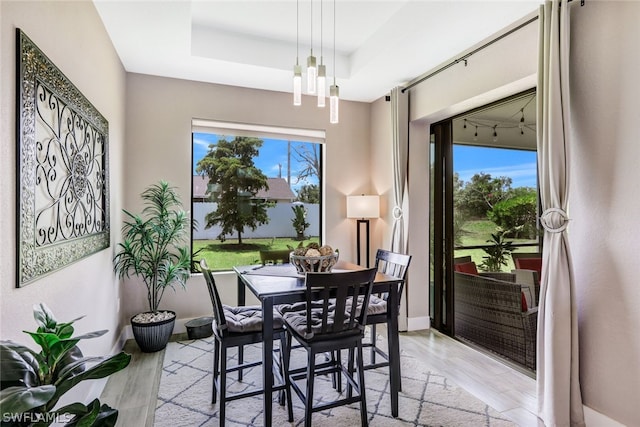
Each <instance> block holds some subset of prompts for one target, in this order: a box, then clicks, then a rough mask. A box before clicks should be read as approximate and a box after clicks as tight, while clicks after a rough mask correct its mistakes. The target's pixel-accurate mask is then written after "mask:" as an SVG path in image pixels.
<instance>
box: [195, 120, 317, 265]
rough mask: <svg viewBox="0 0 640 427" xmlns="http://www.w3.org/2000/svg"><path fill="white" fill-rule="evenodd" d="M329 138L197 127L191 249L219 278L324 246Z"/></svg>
mask: <svg viewBox="0 0 640 427" xmlns="http://www.w3.org/2000/svg"><path fill="white" fill-rule="evenodd" d="M323 142H324V132H323V131H310V130H299V129H285V128H275V127H267V126H254V125H242V124H236V123H220V122H210V121H203V120H194V121H193V126H192V150H193V165H192V174H193V186H192V209H191V211H192V215H193V218H194V220H195V222H194V224H195V225H194V230H193V233H192V248H193V251H194V253H196V252H197V254H198V255H197V256H196V259H198V260H199V259H202V258H205V259H206V260H207V263H208V264H209V266H211V267H212V269H214V270H229V269H230V268H231V267H233V266H234V265H250V264H257V263H259V262H260V259H261V257H260V252H261V251H282V250H287V249H289V248H294V247H296V246H298V245H300V244H302V245H307V244H309V243H311V242H318V243H320V242H321V236H322V227H321V224H322V153H323V151H322V150H323Z"/></svg>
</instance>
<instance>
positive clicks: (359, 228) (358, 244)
mask: <svg viewBox="0 0 640 427" xmlns="http://www.w3.org/2000/svg"><path fill="white" fill-rule="evenodd" d="M362 224H365V234H366V242H367V244H366V247H365V250H366V254H367V264H366V267H367V268H369V252H370V250H369V247H370V246H369V220H368V219H364V218H363V219H359V220H358V221H357V230H356V240H357V242H356V246H357V251H358V256H357V264H358V265H360V255H361V252H362V251H361V249H360V242H361V240H362V239H361V236H360V230H361V228H362V227H361V225H362Z"/></svg>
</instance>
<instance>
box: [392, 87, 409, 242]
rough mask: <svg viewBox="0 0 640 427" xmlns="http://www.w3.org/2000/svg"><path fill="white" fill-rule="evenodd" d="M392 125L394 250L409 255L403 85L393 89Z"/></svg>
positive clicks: (406, 118) (406, 103)
mask: <svg viewBox="0 0 640 427" xmlns="http://www.w3.org/2000/svg"><path fill="white" fill-rule="evenodd" d="M391 128H392V132H393V202H394V206H393V211H392V215H393V228H392V230H391V250H392V251H393V252H399V253H403V254H406V253H407V250H408V242H407V234H408V233H407V227H408V226H409V221H408V218H407V215H408V212H409V197H408V195H407V191H408V187H407V163H408V153H409V96H408V93H402V90H401V88H398V87H396V88H394V89H392V90H391Z"/></svg>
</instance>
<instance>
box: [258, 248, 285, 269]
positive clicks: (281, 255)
mask: <svg viewBox="0 0 640 427" xmlns="http://www.w3.org/2000/svg"><path fill="white" fill-rule="evenodd" d="M289 254H291V250H290V249H270V250H264V251H260V262H261V263H262V265H265V264H268V263H273V264H286V263H288V262H289Z"/></svg>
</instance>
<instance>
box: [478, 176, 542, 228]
mask: <svg viewBox="0 0 640 427" xmlns="http://www.w3.org/2000/svg"><path fill="white" fill-rule="evenodd" d="M519 190H520V191H521V192H522V194H520V195H517V196H515V197H512V198H509V199H506V200H502V201H501V202H498V203H496V204H495V205H494V206H493V208H492V209H491V210H489V211H488V212H487V217H488V218H489V219H490V220H491V221H493V222H495V223H496V224H497V225H498V226H499V227H501V228H502V229H504V230H508V232H509V234H508V237H514V238H521V239H522V238H524V239H535V237H536V235H537V230H536V222H537V207H538V195H537V193H536V191H535V189H533V188H522V189H519Z"/></svg>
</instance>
